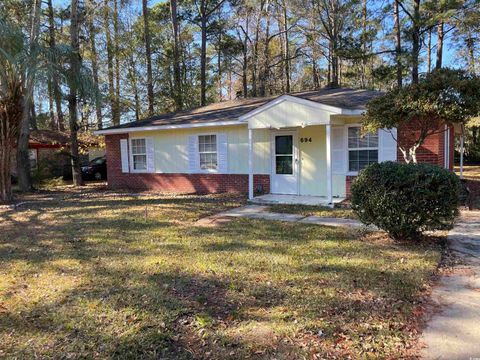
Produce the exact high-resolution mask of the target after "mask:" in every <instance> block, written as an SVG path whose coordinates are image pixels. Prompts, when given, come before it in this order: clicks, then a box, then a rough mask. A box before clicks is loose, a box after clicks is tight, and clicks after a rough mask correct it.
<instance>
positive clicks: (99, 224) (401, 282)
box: [0, 191, 440, 359]
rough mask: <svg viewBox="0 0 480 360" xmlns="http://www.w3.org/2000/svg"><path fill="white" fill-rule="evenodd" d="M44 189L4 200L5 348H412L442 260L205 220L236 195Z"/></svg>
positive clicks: (414, 250) (374, 238)
mask: <svg viewBox="0 0 480 360" xmlns="http://www.w3.org/2000/svg"><path fill="white" fill-rule="evenodd" d="M35 199H41V201H38V202H35V203H30V204H27V205H25V207H20V208H19V210H16V211H14V210H5V209H4V210H0V358H34V357H36V358H65V359H67V358H68V359H79V358H99V359H104V358H130V359H138V358H155V359H158V358H165V359H190V358H210V359H240V358H247V357H250V358H253V359H256V358H262V359H265V358H268V359H273V358H276V359H298V358H302V357H305V358H313V357H314V356H315V355H316V354H318V357H319V358H332V357H337V358H345V357H347V356H351V357H352V358H372V357H373V358H378V357H380V358H384V357H390V358H397V357H400V356H409V354H410V352H411V350H409V349H410V347H411V346H412V345H413V344H414V340H415V329H416V326H417V325H418V324H417V321H418V320H419V316H418V314H419V311H420V309H421V307H419V303H418V300H419V298H420V297H421V296H423V295H424V294H425V292H427V291H428V282H429V279H430V277H431V275H432V273H434V272H435V269H436V267H437V264H438V262H439V259H440V251H439V246H438V245H434V244H424V245H412V244H394V243H392V242H391V241H389V240H388V239H385V238H384V237H383V236H382V235H379V234H374V235H369V236H368V237H367V238H365V237H362V235H361V234H359V233H355V232H351V231H349V230H342V229H333V228H326V227H320V226H314V225H303V224H296V223H280V222H269V221H259V220H247V219H235V220H232V221H231V222H228V223H225V224H222V225H220V226H219V227H210V228H208V227H207V228H206V227H197V226H194V222H195V221H196V220H197V219H199V218H201V217H203V216H206V215H209V214H213V213H215V212H218V211H221V210H223V209H227V208H230V207H232V206H235V205H236V204H237V201H238V199H235V198H230V197H224V196H204V197H193V196H191V197H188V196H187V197H173V196H172V197H167V196H164V197H160V196H150V197H141V198H139V197H130V196H118V197H112V196H106V195H105V194H102V193H98V194H95V193H92V194H89V195H88V196H75V197H71V196H70V193H68V192H65V191H63V192H62V191H60V192H57V193H55V194H46V195H42V196H30V200H35ZM145 209H146V210H145ZM319 331H321V336H319Z"/></svg>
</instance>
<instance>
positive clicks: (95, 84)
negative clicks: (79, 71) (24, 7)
mask: <svg viewBox="0 0 480 360" xmlns="http://www.w3.org/2000/svg"><path fill="white" fill-rule="evenodd" d="M49 1H51V0H49ZM87 9H88V11H89V12H90V14H88V16H87V22H88V32H89V34H88V35H89V40H90V51H91V52H92V80H93V87H94V90H95V115H96V118H97V129H99V130H100V129H102V127H103V117H102V101H101V94H100V89H99V81H98V56H97V46H96V44H95V26H94V25H93V18H94V14H95V8H94V6H93V3H92V0H87Z"/></svg>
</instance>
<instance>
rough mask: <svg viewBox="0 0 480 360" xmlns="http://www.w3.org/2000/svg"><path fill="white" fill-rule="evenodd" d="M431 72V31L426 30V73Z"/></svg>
mask: <svg viewBox="0 0 480 360" xmlns="http://www.w3.org/2000/svg"><path fill="white" fill-rule="evenodd" d="M431 70H432V29H429V30H428V40H427V73H429V72H430V71H431Z"/></svg>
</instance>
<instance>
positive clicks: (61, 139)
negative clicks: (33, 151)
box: [29, 130, 69, 147]
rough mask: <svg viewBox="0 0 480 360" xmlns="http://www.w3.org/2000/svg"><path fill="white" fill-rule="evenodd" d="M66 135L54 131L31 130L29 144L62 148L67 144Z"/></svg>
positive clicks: (67, 138)
mask: <svg viewBox="0 0 480 360" xmlns="http://www.w3.org/2000/svg"><path fill="white" fill-rule="evenodd" d="M68 141H69V137H68V134H67V133H64V132H60V131H54V130H32V131H31V132H30V138H29V144H31V145H32V144H38V145H57V146H59V147H60V146H64V145H66V144H67V143H68Z"/></svg>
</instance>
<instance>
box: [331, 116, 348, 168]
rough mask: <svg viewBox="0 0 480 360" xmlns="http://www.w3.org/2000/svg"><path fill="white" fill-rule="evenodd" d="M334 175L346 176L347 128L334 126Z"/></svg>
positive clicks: (332, 142)
mask: <svg viewBox="0 0 480 360" xmlns="http://www.w3.org/2000/svg"><path fill="white" fill-rule="evenodd" d="M331 134H332V139H331V140H332V141H331V144H332V145H331V146H332V149H331V150H332V174H345V170H346V166H345V128H344V127H343V126H332V133H331Z"/></svg>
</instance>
